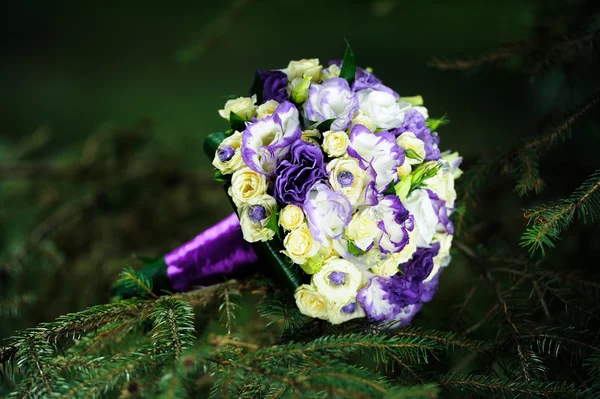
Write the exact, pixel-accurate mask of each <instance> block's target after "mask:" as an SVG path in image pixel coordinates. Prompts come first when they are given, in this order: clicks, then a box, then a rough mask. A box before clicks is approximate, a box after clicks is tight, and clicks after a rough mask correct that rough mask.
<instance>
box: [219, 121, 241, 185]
mask: <svg viewBox="0 0 600 399" xmlns="http://www.w3.org/2000/svg"><path fill="white" fill-rule="evenodd" d="M241 146H242V133H241V132H235V133H233V134H232V135H231V136H229V137H227V138H226V139H225V140H223V141H222V142H221V144H219V148H217V151H216V152H215V158H214V159H213V162H212V164H213V166H214V167H215V168H217V169H219V170H220V171H221V173H223V174H224V175H229V174H231V173H233V172H235V171H237V170H240V169H241V168H242V167H244V165H245V164H244V161H243V160H242V153H241V151H240V147H241Z"/></svg>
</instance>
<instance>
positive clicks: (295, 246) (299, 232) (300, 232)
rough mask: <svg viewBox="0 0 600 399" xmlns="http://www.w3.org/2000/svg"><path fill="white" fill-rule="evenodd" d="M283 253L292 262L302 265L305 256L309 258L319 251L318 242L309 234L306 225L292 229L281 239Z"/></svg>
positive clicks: (304, 261)
mask: <svg viewBox="0 0 600 399" xmlns="http://www.w3.org/2000/svg"><path fill="white" fill-rule="evenodd" d="M283 246H284V247H285V251H282V252H283V254H284V255H286V256H287V257H289V258H290V259H291V260H292V261H293V262H294V263H296V264H298V265H302V264H304V263H306V259H307V258H311V257H313V256H315V255H316V254H317V252H318V251H319V247H320V244H319V243H318V242H317V241H316V240H315V239H314V238H313V236H312V235H310V230H309V229H308V226H304V227H300V228H298V229H296V230H292V231H291V232H290V233H288V235H287V236H285V239H284V240H283Z"/></svg>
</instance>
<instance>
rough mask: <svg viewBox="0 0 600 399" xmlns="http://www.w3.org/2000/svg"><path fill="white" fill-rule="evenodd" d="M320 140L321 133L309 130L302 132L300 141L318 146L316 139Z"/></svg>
mask: <svg viewBox="0 0 600 399" xmlns="http://www.w3.org/2000/svg"><path fill="white" fill-rule="evenodd" d="M320 138H321V132H319V131H318V130H317V129H309V130H305V131H303V132H302V140H304V141H306V142H308V143H313V144H316V145H319V142H318V141H317V140H318V139H320Z"/></svg>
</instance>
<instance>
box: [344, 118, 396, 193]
mask: <svg viewBox="0 0 600 399" xmlns="http://www.w3.org/2000/svg"><path fill="white" fill-rule="evenodd" d="M348 155H350V156H351V157H353V158H356V159H357V160H358V163H359V165H360V167H361V168H362V169H368V168H372V169H373V170H374V172H375V174H376V178H375V185H376V188H377V191H379V192H380V193H381V192H384V191H385V190H386V189H387V188H388V187H389V185H390V183H392V182H394V181H396V180H397V179H398V170H397V169H398V167H399V166H401V165H402V164H403V163H404V151H403V150H402V149H401V148H400V146H399V145H398V144H397V143H396V139H395V137H394V135H393V134H391V133H390V132H381V133H373V132H371V131H370V130H369V129H367V128H366V127H365V126H363V125H355V126H354V127H353V128H352V131H351V132H350V145H349V146H348Z"/></svg>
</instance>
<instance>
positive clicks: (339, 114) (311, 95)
mask: <svg viewBox="0 0 600 399" xmlns="http://www.w3.org/2000/svg"><path fill="white" fill-rule="evenodd" d="M357 109H358V97H357V96H356V95H355V94H354V92H353V91H352V90H351V89H350V86H349V85H348V82H347V81H346V80H345V79H342V78H333V79H328V80H326V81H325V82H323V83H322V84H317V83H313V84H311V85H310V88H309V89H308V101H306V102H305V103H304V116H305V117H306V119H308V120H310V121H313V122H324V121H326V120H329V119H335V120H334V121H333V123H332V124H331V129H332V130H346V129H347V128H348V126H350V123H352V117H353V116H354V114H355V113H356V110H357Z"/></svg>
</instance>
